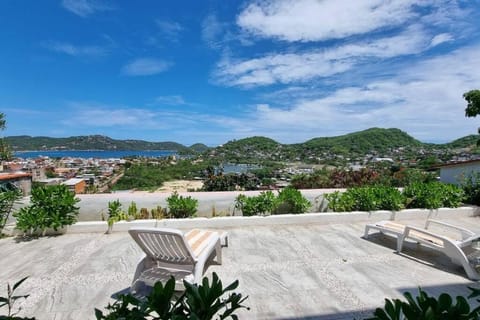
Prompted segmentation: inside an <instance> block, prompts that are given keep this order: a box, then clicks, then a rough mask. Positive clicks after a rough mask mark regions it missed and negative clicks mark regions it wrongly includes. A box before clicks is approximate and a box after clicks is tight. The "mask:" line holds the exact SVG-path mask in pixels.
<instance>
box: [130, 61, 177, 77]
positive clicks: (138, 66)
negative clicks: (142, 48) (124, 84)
mask: <svg viewBox="0 0 480 320" xmlns="http://www.w3.org/2000/svg"><path fill="white" fill-rule="evenodd" d="M170 66H171V63H170V62H167V61H165V60H161V59H154V58H139V59H136V60H134V61H132V62H130V63H128V64H127V65H125V66H124V67H123V68H122V73H123V74H125V75H128V76H149V75H154V74H158V73H161V72H164V71H166V70H168V68H170Z"/></svg>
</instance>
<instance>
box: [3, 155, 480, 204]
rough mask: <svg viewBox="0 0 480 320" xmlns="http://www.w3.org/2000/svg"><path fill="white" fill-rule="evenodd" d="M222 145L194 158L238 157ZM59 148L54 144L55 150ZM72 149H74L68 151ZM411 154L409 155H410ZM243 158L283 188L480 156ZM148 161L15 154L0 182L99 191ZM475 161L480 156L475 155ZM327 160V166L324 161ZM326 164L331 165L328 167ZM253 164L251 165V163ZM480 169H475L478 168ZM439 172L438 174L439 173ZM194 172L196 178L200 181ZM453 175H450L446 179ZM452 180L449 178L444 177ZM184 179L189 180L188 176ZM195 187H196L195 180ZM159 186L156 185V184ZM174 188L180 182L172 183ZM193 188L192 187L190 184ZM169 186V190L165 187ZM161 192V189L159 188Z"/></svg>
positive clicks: (173, 158)
mask: <svg viewBox="0 0 480 320" xmlns="http://www.w3.org/2000/svg"><path fill="white" fill-rule="evenodd" d="M221 147H222V146H220V147H219V148H216V149H212V151H209V152H207V153H206V155H197V156H195V158H194V160H193V161H196V162H198V161H202V158H203V157H204V156H205V157H207V158H210V159H212V158H215V157H219V158H220V159H225V158H227V159H231V158H234V157H239V153H238V151H235V152H232V153H230V154H228V157H226V154H225V151H222V149H221ZM56 149H58V147H55V148H54V150H56ZM72 152H74V151H72ZM412 154H413V155H415V156H414V157H412V156H411V155H412ZM242 156H243V157H246V158H253V157H255V159H257V160H262V161H274V160H276V161H281V160H283V161H284V162H282V163H283V166H282V168H280V169H277V170H276V171H275V172H274V175H275V176H276V177H277V178H276V179H275V183H274V184H273V187H274V188H283V187H285V186H287V185H288V182H289V181H290V179H291V178H292V177H294V176H296V175H301V174H307V175H308V174H312V173H314V172H315V171H316V170H319V169H321V168H324V167H325V166H326V167H330V168H335V165H336V166H341V167H344V168H347V169H348V170H351V171H356V170H361V169H363V168H369V167H373V168H375V167H378V166H384V167H385V166H386V167H389V166H398V167H408V168H416V167H419V166H422V165H423V169H425V170H435V169H437V170H438V169H440V168H442V166H443V167H445V168H447V167H448V168H450V167H451V166H452V165H462V163H465V165H467V164H468V165H469V166H471V165H472V164H476V163H477V160H478V159H479V158H480V156H479V155H478V154H477V153H472V152H471V148H457V149H444V148H443V149H432V148H430V149H423V148H415V149H414V150H412V148H409V147H398V148H393V149H391V151H390V152H385V153H380V152H378V151H375V150H372V151H370V152H368V153H366V154H365V155H363V156H361V157H360V156H357V157H352V158H350V157H348V156H344V155H342V154H335V153H334V152H331V151H330V152H323V153H321V154H315V153H314V152H312V151H310V152H308V151H307V153H306V155H305V157H304V158H300V157H295V158H293V159H286V157H285V155H283V154H282V153H281V152H274V153H269V152H265V151H259V150H256V149H255V148H254V147H252V148H251V149H249V151H248V152H244V153H243V154H242ZM178 157H179V156H175V155H173V156H169V159H170V163H171V164H175V163H176V161H177V158H178ZM425 159H436V161H435V162H427V163H426V164H425V163H423V164H422V161H425ZM441 159H444V160H443V161H442V160H441ZM142 161H143V162H148V163H150V164H152V163H153V164H154V163H156V161H157V160H156V159H155V158H150V159H142V158H131V159H121V158H106V159H103V158H88V159H86V158H78V157H62V158H50V157H48V156H39V157H37V158H28V159H23V158H14V159H12V160H11V161H4V162H2V167H1V168H0V181H1V183H2V185H8V184H9V183H10V184H14V185H16V186H17V187H19V188H20V189H21V190H22V192H23V194H24V195H29V194H30V190H31V187H32V184H38V185H56V184H64V185H66V186H68V188H69V189H70V190H71V191H73V192H75V193H76V194H85V193H104V192H110V188H111V187H112V186H113V185H114V184H115V182H116V181H117V180H118V179H120V178H121V177H122V176H123V172H124V169H125V164H126V163H127V162H131V163H139V162H142ZM478 162H479V163H480V160H478ZM329 164H330V165H329ZM331 164H334V166H332V165H331ZM229 166H230V167H232V168H233V169H232V171H231V172H229V173H230V174H239V173H240V172H241V171H244V170H245V168H248V167H243V168H242V166H245V165H244V164H237V165H235V164H233V165H231V164H230V165H229ZM253 167H255V166H253ZM479 171H480V170H479ZM441 176H442V174H441V173H439V177H441ZM201 179H202V178H201V177H198V178H197V180H201ZM450 180H452V179H450ZM449 182H452V181H449ZM187 183H188V181H187ZM195 186H197V188H198V187H201V183H200V184H198V183H197V184H195ZM159 187H160V186H159ZM173 189H174V190H175V189H179V190H185V189H182V188H181V186H176V187H174V188H173ZM190 189H192V188H190ZM166 190H168V191H171V190H172V189H166ZM160 191H161V189H160Z"/></svg>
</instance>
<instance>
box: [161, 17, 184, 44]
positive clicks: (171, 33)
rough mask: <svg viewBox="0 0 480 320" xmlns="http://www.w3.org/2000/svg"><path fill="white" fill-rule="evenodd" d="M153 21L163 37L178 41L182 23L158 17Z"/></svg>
mask: <svg viewBox="0 0 480 320" xmlns="http://www.w3.org/2000/svg"><path fill="white" fill-rule="evenodd" d="M155 22H156V24H157V26H158V28H159V29H160V31H161V33H162V35H163V36H164V37H165V38H167V39H168V40H170V41H174V42H175V41H178V38H179V36H180V34H181V32H182V31H183V27H182V25H180V24H179V23H178V22H174V21H167V20H160V19H158V20H156V21H155Z"/></svg>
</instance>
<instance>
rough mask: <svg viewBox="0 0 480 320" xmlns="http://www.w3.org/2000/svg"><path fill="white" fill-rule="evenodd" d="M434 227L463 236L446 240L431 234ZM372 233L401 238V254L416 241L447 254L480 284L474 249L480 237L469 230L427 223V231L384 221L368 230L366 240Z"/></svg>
mask: <svg viewBox="0 0 480 320" xmlns="http://www.w3.org/2000/svg"><path fill="white" fill-rule="evenodd" d="M434 224H435V225H438V226H441V227H444V228H445V229H451V230H453V231H456V232H457V233H458V234H459V236H458V237H456V238H452V237H451V235H450V234H449V235H448V236H446V235H442V234H439V233H438V232H432V231H430V230H428V228H429V227H430V225H434ZM371 229H374V230H378V231H379V232H381V233H383V234H388V235H393V236H394V237H397V251H398V252H401V251H402V248H403V242H404V241H405V240H412V241H414V242H417V243H419V244H422V245H424V246H427V247H429V248H432V249H434V250H437V251H440V252H443V253H444V254H445V255H447V256H448V257H449V258H450V259H451V260H452V262H454V263H456V264H458V265H461V266H462V267H463V269H465V272H466V273H467V276H468V278H470V279H472V280H480V275H479V273H478V272H477V270H476V267H477V265H478V262H479V261H478V258H479V257H480V252H479V251H478V250H477V248H473V246H472V243H473V242H474V241H479V240H480V235H478V234H475V233H474V232H472V231H470V230H468V229H465V228H462V227H458V226H455V225H452V224H449V223H445V222H442V221H437V220H430V219H429V220H427V222H426V223H425V228H418V227H414V226H408V225H403V224H400V223H398V222H393V221H380V222H377V223H374V224H367V225H366V226H365V234H364V238H367V237H368V235H369V232H370V230H371Z"/></svg>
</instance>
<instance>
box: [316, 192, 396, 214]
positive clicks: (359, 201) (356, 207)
mask: <svg viewBox="0 0 480 320" xmlns="http://www.w3.org/2000/svg"><path fill="white" fill-rule="evenodd" d="M325 198H326V199H327V200H328V207H329V208H330V209H332V210H333V211H335V212H348V211H374V210H400V209H403V208H404V202H405V200H404V197H403V196H402V193H401V192H400V191H399V190H398V189H396V188H393V187H385V186H373V187H363V188H351V189H348V190H347V191H345V192H343V193H340V192H338V191H336V192H334V193H330V194H326V195H325Z"/></svg>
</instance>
